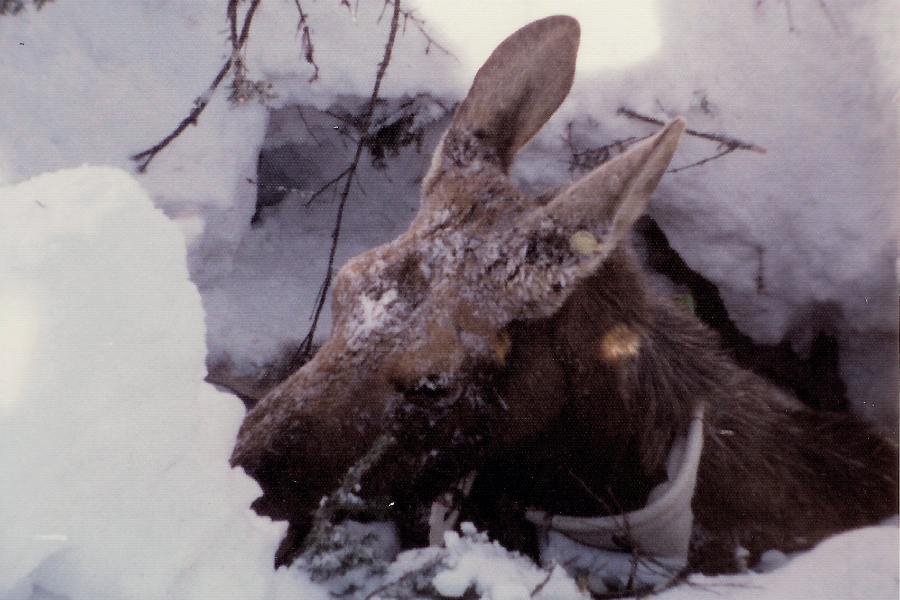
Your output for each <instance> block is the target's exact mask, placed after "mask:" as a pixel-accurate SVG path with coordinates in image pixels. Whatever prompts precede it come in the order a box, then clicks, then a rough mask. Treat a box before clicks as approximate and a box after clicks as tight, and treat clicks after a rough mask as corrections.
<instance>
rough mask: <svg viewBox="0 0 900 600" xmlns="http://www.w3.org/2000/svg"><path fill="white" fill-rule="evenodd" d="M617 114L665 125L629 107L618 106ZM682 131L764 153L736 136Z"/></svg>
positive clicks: (694, 130)
mask: <svg viewBox="0 0 900 600" xmlns="http://www.w3.org/2000/svg"><path fill="white" fill-rule="evenodd" d="M616 113H617V114H620V115H623V116H626V117H628V118H630V119H636V120H638V121H643V122H644V123H652V124H653V125H659V126H660V127H662V126H664V125H665V122H663V121H660V120H659V119H654V118H653V117H647V116H645V115H642V114H640V113H639V112H636V111H634V110H631V109H630V108H627V107H625V106H622V107H619V110H618V111H616ZM684 132H685V133H686V134H688V135H691V136H694V137H698V138H702V139H704V140H711V141H713V142H719V143H720V144H724V145H726V146H734V147H735V149H736V150H749V151H751V152H756V153H757V154H765V153H766V149H765V148H760V147H759V146H757V145H755V144H751V143H750V142H744V141H742V140H739V139H737V138H733V137H729V136H727V135H719V134H717V133H704V132H702V131H697V130H696V129H685V130H684Z"/></svg>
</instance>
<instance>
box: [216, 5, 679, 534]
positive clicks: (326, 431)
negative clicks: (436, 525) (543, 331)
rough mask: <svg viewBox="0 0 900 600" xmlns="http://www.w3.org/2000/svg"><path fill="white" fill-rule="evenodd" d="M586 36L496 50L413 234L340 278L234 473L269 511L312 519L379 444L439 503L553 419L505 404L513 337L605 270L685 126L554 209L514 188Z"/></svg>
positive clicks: (351, 265)
mask: <svg viewBox="0 0 900 600" xmlns="http://www.w3.org/2000/svg"><path fill="white" fill-rule="evenodd" d="M579 34H580V30H579V25H578V23H577V21H575V20H574V19H572V18H570V17H565V16H554V17H548V18H545V19H542V20H539V21H536V22H534V23H531V24H530V25H527V26H526V27H523V28H522V29H520V30H519V31H517V32H515V33H514V34H512V35H511V36H510V37H509V38H507V39H506V40H505V41H504V42H503V43H501V44H500V46H498V47H497V49H496V50H495V51H494V52H493V54H492V55H491V56H490V58H489V59H488V60H487V62H486V63H485V64H484V65H483V66H482V67H481V69H480V70H479V71H478V73H477V75H476V77H475V81H474V83H473V85H472V87H471V89H470V91H469V94H468V96H467V97H466V98H465V100H464V101H463V102H462V103H461V104H460V106H459V108H458V110H457V112H456V115H455V117H454V118H453V121H452V123H451V124H450V126H449V129H448V130H447V131H446V133H445V134H444V136H443V138H442V139H441V141H440V143H439V145H438V148H437V150H436V152H435V154H434V157H433V160H432V164H431V168H430V170H429V172H428V174H427V176H426V177H425V178H424V180H423V183H422V200H421V206H420V209H419V212H418V214H417V216H416V217H415V219H414V220H413V222H412V224H411V225H410V227H409V229H408V230H407V231H406V232H405V233H403V234H402V235H400V236H399V237H398V238H397V239H396V240H394V241H392V242H390V243H388V244H385V245H383V246H380V247H378V248H375V249H374V250H371V251H369V252H366V253H364V254H362V255H360V256H357V257H356V258H354V259H353V260H351V261H350V262H348V263H347V264H346V265H344V266H343V268H342V269H341V270H340V272H339V273H338V275H337V278H336V281H335V286H334V295H333V304H332V311H333V328H332V332H331V337H330V338H329V339H328V340H327V341H326V342H325V343H324V345H323V346H322V347H321V349H320V350H319V351H318V353H317V354H316V355H315V356H314V357H313V358H312V359H311V360H310V361H309V362H308V363H307V364H305V365H304V366H303V367H302V368H300V369H299V370H298V371H297V372H295V373H294V374H293V375H292V376H290V377H289V378H288V379H287V380H285V381H284V382H282V383H281V384H280V385H278V386H277V387H276V388H275V389H273V390H272V391H271V392H269V393H268V395H267V396H266V397H265V398H264V399H263V400H262V401H260V402H259V403H258V404H257V405H256V406H255V407H253V408H252V410H251V411H250V412H249V413H248V415H247V417H246V420H245V421H244V423H243V426H242V427H241V429H240V432H239V434H238V440H237V445H236V447H235V449H234V454H233V456H232V458H231V462H232V465H234V466H241V467H243V468H244V470H245V471H246V472H247V473H248V474H250V475H251V476H253V477H254V478H255V479H257V480H258V481H259V482H260V484H261V485H262V487H263V490H264V491H265V492H266V496H264V497H263V498H262V499H260V501H258V502H257V504H256V508H257V510H258V511H259V512H262V513H264V514H268V515H270V516H273V517H275V518H279V519H290V520H291V521H292V523H297V522H299V523H309V514H310V513H311V511H313V510H314V509H315V507H316V506H317V505H318V502H319V500H320V498H321V497H322V496H323V495H324V494H327V493H328V492H329V491H330V490H332V489H334V488H335V487H336V486H337V485H338V483H339V482H340V480H341V477H342V476H343V474H344V473H345V472H346V471H347V469H348V468H349V467H350V466H351V465H353V464H354V463H355V462H356V461H357V460H358V459H360V457H361V456H363V455H364V454H365V453H366V451H367V450H368V449H369V448H370V447H371V445H372V444H373V442H374V440H375V439H376V438H377V437H378V436H379V435H381V434H383V433H385V432H393V433H395V434H396V436H397V438H398V440H399V445H398V448H397V450H396V453H397V454H398V455H402V456H405V457H406V458H405V460H403V461H400V462H398V463H397V466H396V467H395V475H394V478H395V479H398V480H399V481H396V482H394V484H393V488H394V489H400V488H403V487H404V486H413V487H415V486H416V485H417V484H420V486H422V489H423V490H425V491H423V492H422V493H425V494H428V493H433V494H435V495H437V494H438V493H440V492H441V486H446V485H448V484H452V482H453V481H455V480H456V479H458V478H459V477H461V476H462V475H464V474H465V473H466V472H467V471H468V469H470V468H472V465H471V464H469V463H468V462H467V460H466V458H465V457H470V458H471V457H472V456H474V454H477V453H478V452H479V451H480V450H481V449H483V448H484V447H486V446H490V445H496V444H503V443H512V441H514V439H518V438H521V437H522V436H526V435H529V434H532V433H534V432H535V431H536V430H537V429H539V428H540V427H542V426H543V424H544V423H545V422H546V420H547V417H548V415H551V414H552V412H553V410H555V408H554V407H553V406H546V405H545V406H540V407H516V406H513V404H514V403H515V402H516V399H515V398H512V397H505V398H500V397H497V395H496V393H494V390H495V389H496V385H495V384H494V383H492V382H495V381H496V378H497V377H502V374H503V371H504V368H505V366H506V359H507V354H508V352H509V350H510V345H511V340H510V334H509V326H510V324H511V323H514V322H521V321H524V320H533V319H542V318H546V317H549V316H551V315H553V314H554V313H556V312H557V311H558V310H559V309H560V307H561V306H562V305H563V304H564V303H565V302H566V300H567V299H568V298H569V297H570V295H571V294H572V293H573V291H574V290H575V289H576V288H577V287H578V286H579V284H580V283H581V282H582V280H583V279H585V278H586V277H588V276H590V275H592V274H593V273H595V271H597V268H598V266H599V265H601V263H603V261H604V260H605V259H606V258H607V257H608V256H609V254H610V253H611V252H612V251H613V250H614V249H615V248H616V246H617V244H618V243H619V242H620V241H621V240H622V239H623V237H624V236H625V235H626V233H627V232H628V230H629V228H630V226H631V225H632V223H633V222H634V221H635V219H637V218H638V217H639V216H640V215H641V213H642V212H643V210H644V208H645V206H646V204H647V201H648V199H649V197H650V195H651V193H652V192H653V190H654V189H655V187H656V185H657V183H658V182H659V180H660V178H661V177H662V176H663V173H664V172H665V170H666V168H667V166H668V164H669V161H670V159H671V157H672V154H673V153H674V151H675V148H676V145H677V144H678V140H679V137H680V136H681V133H682V131H683V130H684V122H683V121H682V120H681V119H675V120H674V121H672V122H671V123H670V124H669V125H668V126H666V127H665V128H663V129H662V130H661V131H660V132H659V133H657V134H656V135H654V136H652V137H650V138H648V139H646V140H644V141H643V142H641V143H639V144H637V145H634V146H632V147H631V148H630V149H628V150H627V151H626V152H624V153H622V154H621V155H619V156H618V157H616V158H614V159H613V160H611V161H609V162H607V163H605V164H604V165H602V166H600V167H599V168H597V169H596V170H595V171H593V172H592V173H590V174H588V175H587V176H586V177H584V178H583V179H581V180H580V181H578V182H576V183H574V184H572V185H570V186H569V187H567V188H565V189H563V190H562V191H560V192H558V193H556V194H555V196H553V197H552V198H550V199H549V200H548V199H546V198H544V199H534V198H531V197H528V196H527V195H525V194H524V193H522V192H521V191H519V190H518V189H517V188H516V187H515V186H514V185H513V184H512V182H511V181H510V179H509V177H508V173H509V169H510V165H511V163H512V161H513V159H514V157H515V155H516V153H517V152H518V151H519V150H520V149H521V148H522V147H523V146H524V145H525V144H526V143H527V142H528V141H529V140H530V139H531V138H532V137H533V136H534V135H535V134H536V133H537V132H538V130H539V129H540V128H541V127H542V126H543V125H544V123H545V122H546V121H547V120H548V119H549V118H550V116H551V115H552V114H553V113H554V112H555V111H556V109H557V108H558V107H559V105H560V104H561V103H562V101H563V100H564V99H565V97H566V95H567V94H568V92H569V89H570V87H571V85H572V81H573V77H574V74H575V59H576V53H577V49H578V43H579ZM518 408H523V409H522V410H518ZM398 460H399V459H398ZM426 480H427V481H428V484H427V485H426V484H425V483H424V482H425V481H426ZM444 489H446V488H444Z"/></svg>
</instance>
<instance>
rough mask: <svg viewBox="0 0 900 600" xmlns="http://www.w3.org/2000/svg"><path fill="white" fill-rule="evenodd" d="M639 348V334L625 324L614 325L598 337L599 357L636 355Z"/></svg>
mask: <svg viewBox="0 0 900 600" xmlns="http://www.w3.org/2000/svg"><path fill="white" fill-rule="evenodd" d="M640 350H641V336H640V335H638V334H637V333H636V332H634V331H632V330H631V329H629V328H628V327H626V326H625V325H616V326H615V327H613V328H612V329H610V330H609V331H607V332H606V333H605V334H603V337H602V338H600V347H599V351H600V358H602V359H603V360H610V361H612V360H621V359H623V358H630V357H632V356H636V355H637V353H638V352H640Z"/></svg>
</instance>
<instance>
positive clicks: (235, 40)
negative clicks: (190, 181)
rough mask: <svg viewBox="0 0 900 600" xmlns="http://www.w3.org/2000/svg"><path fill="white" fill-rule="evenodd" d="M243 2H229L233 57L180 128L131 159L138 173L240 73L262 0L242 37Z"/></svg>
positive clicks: (250, 13) (251, 11) (254, 5)
mask: <svg viewBox="0 0 900 600" xmlns="http://www.w3.org/2000/svg"><path fill="white" fill-rule="evenodd" d="M240 1H241V0H229V2H228V9H227V14H228V21H229V23H230V28H231V35H230V39H231V56H229V57H228V59H227V60H226V61H225V64H224V65H222V68H221V69H220V70H219V73H218V74H217V75H216V77H215V79H213V81H212V83H211V84H209V87H207V88H206V91H205V92H204V93H203V94H202V95H201V96H199V97H198V98H196V99H195V100H194V108H193V109H192V110H191V112H190V113H189V114H188V116H187V117H185V118H184V119H183V120H182V121H181V123H179V124H178V126H177V127H176V128H175V129H174V130H173V131H172V133H170V134H169V135H167V136H166V137H165V138H163V139H162V140H161V141H160V142H159V143H157V144H156V145H155V146H153V147H152V148H149V149H147V150H144V151H143V152H138V153H137V154H135V155H133V156H132V157H131V160H133V161H135V162H137V163H138V167H137V170H138V173H144V172H145V171H146V170H147V167H148V166H149V165H150V161H152V160H153V159H154V158H155V157H156V155H157V154H159V153H160V152H161V151H162V150H163V149H164V148H165V147H166V146H168V145H169V144H170V143H172V140H174V139H175V138H177V137H178V136H179V135H181V134H182V132H184V130H185V129H187V128H188V126H190V125H196V124H197V119H199V118H200V114H201V113H203V111H204V110H205V109H206V107H207V105H208V104H209V102H210V100H211V99H212V96H213V94H214V93H215V91H216V89H217V88H218V87H219V84H221V83H222V80H224V79H225V76H226V75H227V74H228V72H229V71H231V69H232V67H234V68H235V70H236V72H239V70H240V68H242V67H241V64H242V62H241V58H240V51H241V50H242V49H243V47H244V45H245V44H246V43H247V36H248V35H249V34H250V23H251V22H252V21H253V15H254V14H255V13H256V9H257V8H258V7H259V3H260V2H261V0H252V2H251V4H250V7H249V8H248V9H247V13H246V14H245V16H244V24H243V27H242V29H241V33H240V35H238V33H237V5H238V3H239V2H240Z"/></svg>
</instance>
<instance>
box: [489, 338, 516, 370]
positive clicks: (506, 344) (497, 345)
mask: <svg viewBox="0 0 900 600" xmlns="http://www.w3.org/2000/svg"><path fill="white" fill-rule="evenodd" d="M510 347H512V338H510V337H509V333H508V332H507V331H506V330H503V331H501V332H500V333H498V334H497V337H496V339H494V341H493V343H492V344H491V349H492V350H493V351H494V358H495V359H496V360H497V364H499V365H500V366H501V367H502V366H505V365H506V355H507V354H509V349H510Z"/></svg>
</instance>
